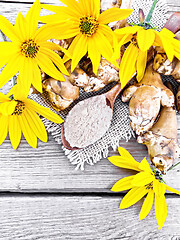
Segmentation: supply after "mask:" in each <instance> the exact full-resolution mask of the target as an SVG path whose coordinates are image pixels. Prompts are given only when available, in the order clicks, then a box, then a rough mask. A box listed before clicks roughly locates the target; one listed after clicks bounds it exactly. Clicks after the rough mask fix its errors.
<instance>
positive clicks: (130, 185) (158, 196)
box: [108, 147, 180, 229]
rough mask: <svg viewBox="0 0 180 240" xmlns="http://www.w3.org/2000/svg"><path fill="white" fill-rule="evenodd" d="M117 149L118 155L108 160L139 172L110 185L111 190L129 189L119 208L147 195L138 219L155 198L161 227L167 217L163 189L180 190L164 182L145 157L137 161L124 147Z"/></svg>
mask: <svg viewBox="0 0 180 240" xmlns="http://www.w3.org/2000/svg"><path fill="white" fill-rule="evenodd" d="M118 150H119V153H120V156H112V157H109V158H108V159H109V161H110V162H111V163H112V164H114V165H116V166H118V167H122V168H128V169H132V170H135V171H138V172H139V173H137V174H136V175H134V176H129V177H125V178H123V179H120V180H119V181H118V182H116V183H115V184H114V186H113V187H112V189H111V190H112V191H113V192H120V191H124V190H128V189H130V191H129V192H128V193H127V194H126V195H125V197H124V198H123V199H122V201H121V204H120V209H124V208H128V207H130V206H132V205H133V204H135V203H136V202H138V201H139V200H140V199H141V198H143V197H144V196H145V195H147V196H146V199H145V200H144V203H143V205H142V208H141V212H140V215H139V219H140V220H142V219H144V218H145V217H146V216H147V215H148V214H149V212H150V210H151V208H152V205H153V200H154V199H155V213H156V219H157V223H158V225H159V229H162V227H163V225H164V222H165V220H166V217H167V205H166V199H165V191H166V190H169V191H171V192H173V193H176V194H179V195H180V192H179V191H177V190H175V189H173V188H171V187H169V186H167V185H166V184H164V183H163V179H162V176H161V175H160V174H159V172H156V171H152V170H151V168H150V166H149V164H148V162H147V160H146V158H144V159H143V160H142V161H141V162H140V163H138V162H137V161H135V160H134V158H133V157H132V156H131V154H130V153H129V152H128V151H127V150H125V149H124V148H122V147H119V148H118Z"/></svg>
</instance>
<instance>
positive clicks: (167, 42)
mask: <svg viewBox="0 0 180 240" xmlns="http://www.w3.org/2000/svg"><path fill="white" fill-rule="evenodd" d="M159 36H160V38H161V41H162V45H163V46H162V47H163V48H164V51H165V52H166V54H167V57H168V59H169V61H170V62H172V60H173V57H174V47H173V45H172V41H171V39H170V38H167V37H166V36H164V35H163V34H159Z"/></svg>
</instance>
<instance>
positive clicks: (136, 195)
mask: <svg viewBox="0 0 180 240" xmlns="http://www.w3.org/2000/svg"><path fill="white" fill-rule="evenodd" d="M147 192H148V190H147V189H146V188H145V187H135V188H132V189H131V190H130V191H129V192H128V193H127V194H126V195H125V197H124V198H123V199H122V201H121V204H120V209H123V208H128V207H130V206H132V205H133V204H135V203H137V202H138V201H139V200H140V199H141V198H143V197H144V195H146V194H147Z"/></svg>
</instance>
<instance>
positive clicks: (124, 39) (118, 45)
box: [112, 35, 132, 59]
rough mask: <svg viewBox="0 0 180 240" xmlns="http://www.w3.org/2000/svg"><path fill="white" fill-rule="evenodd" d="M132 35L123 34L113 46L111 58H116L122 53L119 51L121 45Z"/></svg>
mask: <svg viewBox="0 0 180 240" xmlns="http://www.w3.org/2000/svg"><path fill="white" fill-rule="evenodd" d="M131 38H132V36H131V35H125V36H123V38H122V39H121V41H120V42H119V43H118V44H117V45H116V46H115V51H114V54H113V56H112V58H113V59H118V58H119V57H120V56H121V55H122V53H121V47H122V45H124V44H126V43H127V42H129V41H130V40H131Z"/></svg>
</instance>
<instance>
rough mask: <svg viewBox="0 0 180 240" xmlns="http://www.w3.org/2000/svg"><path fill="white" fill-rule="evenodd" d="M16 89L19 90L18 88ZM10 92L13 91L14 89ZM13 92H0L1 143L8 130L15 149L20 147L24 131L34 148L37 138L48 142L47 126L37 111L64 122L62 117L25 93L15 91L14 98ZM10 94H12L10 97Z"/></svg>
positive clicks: (53, 119)
mask: <svg viewBox="0 0 180 240" xmlns="http://www.w3.org/2000/svg"><path fill="white" fill-rule="evenodd" d="M15 89H16V90H17V88H14V90H15ZM10 92H11V93H12V92H13V90H11V91H10ZM11 93H9V94H8V95H4V94H3V93H0V126H1V129H0V144H2V143H3V141H4V140H5V138H6V136H7V134H8V132H9V137H10V140H11V144H12V146H13V148H14V149H16V148H17V147H18V145H19V143H20V140H21V134H22V133H23V135H24V137H25V138H26V140H27V142H28V144H29V145H30V146H31V147H33V148H36V147H37V138H39V139H40V140H41V141H43V142H47V139H48V138H47V132H46V129H45V126H44V124H43V123H42V121H41V119H40V118H39V116H38V114H37V113H39V114H40V115H42V116H43V117H45V118H47V119H49V120H50V121H53V122H55V123H62V122H63V120H62V118H61V117H60V116H58V115H57V114H55V113H53V112H52V111H51V110H50V109H49V108H45V107H43V106H41V105H39V104H37V103H36V102H34V101H32V100H31V99H27V98H25V97H24V96H23V95H19V96H18V94H17V91H14V96H13V99H12V95H11ZM9 95H11V96H10V97H9Z"/></svg>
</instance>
